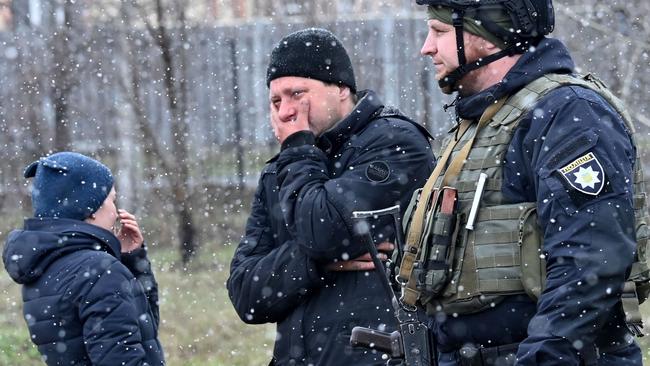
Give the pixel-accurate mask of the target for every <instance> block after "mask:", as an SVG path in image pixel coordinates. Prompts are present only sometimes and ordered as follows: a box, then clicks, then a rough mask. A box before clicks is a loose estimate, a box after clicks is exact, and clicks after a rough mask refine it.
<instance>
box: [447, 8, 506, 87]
mask: <svg viewBox="0 0 650 366" xmlns="http://www.w3.org/2000/svg"><path fill="white" fill-rule="evenodd" d="M464 15H465V12H464V11H463V10H462V9H454V10H453V12H452V15H451V16H452V22H453V26H454V28H455V30H456V51H457V52H458V65H459V66H458V67H457V68H456V69H455V70H453V71H452V72H450V73H449V74H448V75H446V76H445V77H444V78H442V79H440V80H439V81H438V85H439V86H440V88H441V89H444V88H447V87H450V88H451V89H452V90H457V85H456V84H457V83H458V81H460V79H462V77H463V76H465V75H466V74H467V73H469V72H470V71H474V70H476V69H478V68H480V67H482V66H485V65H487V64H489V63H492V62H494V61H496V60H498V59H500V58H503V57H506V56H512V55H514V54H516V53H517V51H518V50H517V48H516V47H515V46H508V47H506V48H505V49H503V50H501V51H499V52H497V53H494V54H491V55H489V56H487V57H484V58H479V59H478V60H476V61H473V62H471V63H469V64H468V63H467V58H466V56H465V41H464V39H463V32H464V30H465V29H464V27H463V17H464Z"/></svg>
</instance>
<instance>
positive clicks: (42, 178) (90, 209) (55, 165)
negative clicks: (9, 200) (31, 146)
mask: <svg viewBox="0 0 650 366" xmlns="http://www.w3.org/2000/svg"><path fill="white" fill-rule="evenodd" d="M24 175H25V178H32V177H33V178H34V181H33V184H32V206H33V208H34V217H53V218H67V219H75V220H85V219H86V218H88V217H89V216H90V215H91V214H92V213H94V212H95V211H97V209H99V207H100V206H101V205H102V203H103V202H104V201H105V200H106V197H108V194H109V193H110V192H111V188H113V175H112V174H111V170H110V169H108V168H107V167H106V166H105V165H104V164H102V163H100V162H99V161H97V160H95V159H92V158H89V157H87V156H85V155H82V154H78V153H74V152H60V153H56V154H52V155H50V156H47V157H44V158H41V159H39V160H37V161H35V162H33V163H31V164H30V165H29V166H27V168H26V169H25V174H24Z"/></svg>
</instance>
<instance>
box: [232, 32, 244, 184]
mask: <svg viewBox="0 0 650 366" xmlns="http://www.w3.org/2000/svg"><path fill="white" fill-rule="evenodd" d="M228 44H229V46H230V63H231V64H232V92H233V110H234V123H235V159H236V161H237V178H238V183H239V186H240V187H243V186H244V163H245V160H244V137H243V131H242V121H241V107H240V105H239V104H240V103H239V87H238V85H239V65H238V63H237V49H236V46H235V45H236V41H235V36H234V35H233V37H232V38H231V39H229V40H228Z"/></svg>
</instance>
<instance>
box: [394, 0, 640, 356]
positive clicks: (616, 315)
mask: <svg viewBox="0 0 650 366" xmlns="http://www.w3.org/2000/svg"><path fill="white" fill-rule="evenodd" d="M417 3H418V4H420V5H427V14H428V22H427V24H428V35H427V38H426V40H425V41H424V45H423V47H422V50H421V53H422V54H423V55H426V56H430V57H431V59H432V60H433V64H434V67H435V72H436V79H437V80H438V83H439V85H440V87H441V89H442V90H443V91H444V92H445V93H448V94H452V93H455V94H456V99H455V112H456V115H457V118H458V121H459V123H458V126H456V127H455V129H454V130H453V131H452V133H451V134H450V136H449V137H448V138H447V140H446V141H445V142H444V143H443V149H442V153H441V154H440V155H441V156H440V157H439V159H438V166H439V169H436V170H435V171H434V173H433V174H432V175H431V177H430V179H429V181H428V182H427V185H425V187H424V189H423V190H422V192H421V193H420V195H419V202H418V204H417V206H416V209H415V210H414V211H413V212H414V213H413V214H412V215H411V216H410V217H409V218H408V221H409V229H408V231H407V244H406V247H407V248H406V249H407V250H406V251H405V252H406V253H407V254H406V255H405V257H404V259H403V261H402V265H401V272H400V274H399V279H400V280H401V281H403V283H404V285H403V301H404V302H405V303H407V304H417V305H421V306H424V307H425V308H426V310H427V313H428V314H429V317H430V321H431V324H430V326H431V328H432V332H433V333H434V335H435V339H436V344H437V348H438V360H439V363H440V365H443V366H448V365H449V366H451V365H513V364H516V365H641V363H642V360H641V358H642V356H641V351H640V349H639V346H638V345H637V344H636V343H635V341H634V337H633V335H639V334H640V320H641V317H640V314H639V311H638V304H639V302H640V301H642V300H643V299H644V297H645V296H646V295H647V286H648V282H647V281H648V267H647V264H646V261H645V247H646V241H647V234H646V232H647V229H646V222H647V221H648V217H647V206H646V203H645V192H644V184H643V181H642V179H643V174H642V172H641V171H640V164H639V158H638V153H637V149H636V146H635V143H634V137H633V131H634V130H633V127H632V125H631V123H630V120H629V116H628V114H627V112H626V110H625V108H624V107H623V106H622V105H621V103H620V101H619V100H618V99H616V97H614V96H613V95H612V94H611V93H610V92H609V91H608V90H607V88H606V87H605V86H604V84H603V83H602V82H600V81H598V80H597V79H596V78H595V77H593V76H586V77H579V76H577V75H576V74H575V70H574V63H573V60H572V59H571V56H570V55H569V52H568V51H567V49H566V48H565V46H564V45H563V44H562V43H561V42H560V41H559V40H557V39H553V38H549V37H546V35H547V34H549V33H550V32H551V31H552V30H553V27H554V14H553V5H552V2H551V0H492V1H488V0H472V1H466V0H417ZM479 183H480V184H479ZM444 186H451V187H453V188H455V190H457V195H458V199H457V201H456V206H455V211H454V212H455V213H454V218H455V219H456V220H455V223H454V225H453V226H451V227H444V225H436V222H434V221H435V220H432V219H431V218H432V217H438V216H440V215H436V211H435V210H436V209H437V207H439V205H438V204H437V203H436V202H437V201H436V197H438V196H436V194H435V192H436V189H438V190H439V189H441V188H442V187H444ZM472 206H474V209H472ZM472 211H474V212H472ZM445 235H447V236H449V237H450V238H451V239H452V240H450V241H449V243H450V244H449V245H448V246H445V245H444V244H443V245H440V244H437V246H435V247H432V244H431V243H432V242H437V243H440V242H443V243H444V241H440V240H437V239H436V238H439V237H441V236H442V237H444V236H445ZM409 253H414V254H412V255H411V254H409Z"/></svg>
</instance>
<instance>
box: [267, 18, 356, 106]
mask: <svg viewBox="0 0 650 366" xmlns="http://www.w3.org/2000/svg"><path fill="white" fill-rule="evenodd" d="M283 76H298V77H305V78H310V79H316V80H320V81H323V82H326V83H331V84H337V85H345V86H348V87H349V88H350V90H351V91H352V93H356V90H357V84H356V82H355V81H354V70H353V69H352V63H351V62H350V57H349V56H348V53H347V52H346V51H345V48H344V47H343V44H342V43H341V41H339V40H338V38H336V36H334V34H332V32H330V31H328V30H325V29H320V28H308V29H303V30H299V31H297V32H294V33H291V34H289V35H288V36H286V37H284V38H283V39H282V40H281V41H280V43H278V45H277V46H275V48H274V49H273V51H272V52H271V59H270V61H269V67H268V69H267V70H266V85H267V86H269V84H271V81H272V80H274V79H277V78H280V77H283Z"/></svg>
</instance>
